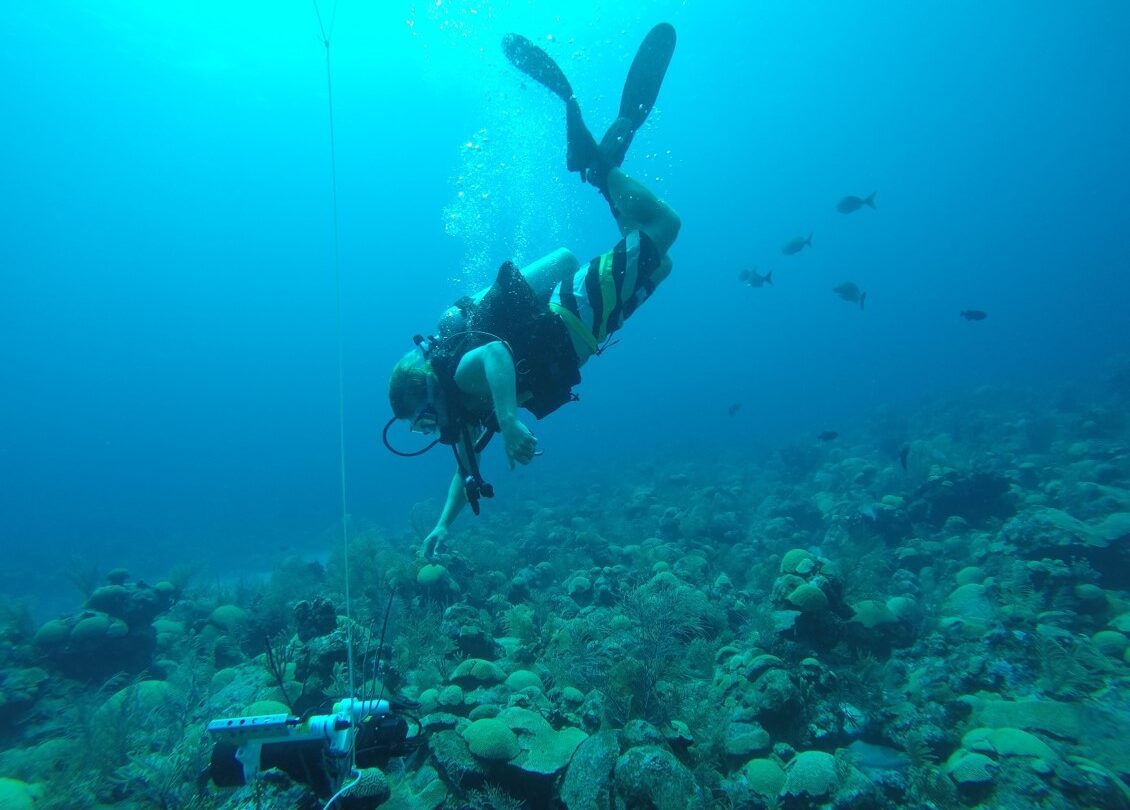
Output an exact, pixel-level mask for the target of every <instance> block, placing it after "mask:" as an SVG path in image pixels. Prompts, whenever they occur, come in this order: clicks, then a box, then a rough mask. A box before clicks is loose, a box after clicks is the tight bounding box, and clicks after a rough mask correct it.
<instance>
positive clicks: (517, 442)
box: [502, 419, 538, 469]
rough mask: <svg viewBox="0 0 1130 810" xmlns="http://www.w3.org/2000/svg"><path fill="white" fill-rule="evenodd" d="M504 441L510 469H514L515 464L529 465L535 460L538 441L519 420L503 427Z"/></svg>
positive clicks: (514, 420)
mask: <svg viewBox="0 0 1130 810" xmlns="http://www.w3.org/2000/svg"><path fill="white" fill-rule="evenodd" d="M502 440H503V441H504V442H506V458H507V460H508V461H509V462H510V469H514V465H515V464H529V463H530V462H531V461H533V460H534V455H535V454H536V453H537V449H538V440H537V438H535V436H534V434H533V433H531V432H530V429H529V428H528V427H526V426H525V425H523V424H522V423H521V422H520V421H519V420H518V419H513V420H511V421H510V422H508V423H507V424H505V425H502Z"/></svg>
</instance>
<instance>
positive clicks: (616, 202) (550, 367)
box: [383, 23, 681, 558]
mask: <svg viewBox="0 0 1130 810" xmlns="http://www.w3.org/2000/svg"><path fill="white" fill-rule="evenodd" d="M502 47H503V50H504V52H505V54H506V56H507V58H508V59H509V60H510V62H511V63H512V64H513V65H514V66H515V67H517V68H518V69H519V70H521V71H522V72H523V73H525V74H526V75H527V76H529V77H530V78H532V79H534V80H535V81H537V82H538V83H540V84H542V85H543V86H545V87H546V88H547V89H549V90H550V91H551V92H553V93H554V94H555V95H557V96H558V97H559V98H560V99H561V100H562V101H564V102H565V120H566V136H567V152H566V166H567V167H568V169H569V171H570V172H578V173H579V174H580V176H581V181H582V182H586V183H589V184H591V185H592V186H593V187H595V188H596V189H597V190H598V191H599V192H600V193H601V195H602V196H603V197H604V198H605V200H607V202H608V205H609V207H610V208H611V210H612V215H613V217H614V218H615V220H616V224H617V226H618V227H619V230H620V234H621V237H622V238H621V239H620V241H619V242H618V243H617V244H616V245H615V246H614V247H613V248H612V249H611V250H610V251H608V252H607V253H605V254H603V255H601V256H598V257H596V258H594V259H592V260H591V261H590V262H588V263H587V264H585V265H582V264H581V263H580V262H579V261H578V259H577V257H576V256H574V255H573V253H571V252H570V251H569V250H567V249H564V248H562V249H558V250H556V251H554V252H553V253H550V254H549V255H548V256H545V257H543V258H541V259H538V260H537V261H535V262H533V263H532V264H530V265H529V266H528V267H525V268H522V269H521V270H519V269H518V268H517V267H516V266H515V265H514V264H513V263H511V262H506V263H504V264H503V265H502V267H501V268H500V269H499V271H498V276H497V278H496V279H495V281H494V283H493V284H492V285H491V286H490V287H489V288H488V289H486V290H482V291H480V292H479V293H478V294H476V295H474V296H468V297H465V298H463V299H460V300H459V301H457V302H456V304H455V305H454V306H452V307H451V308H450V309H448V310H447V312H445V313H444V315H443V316H442V318H441V319H440V322H439V325H438V329H437V333H436V335H434V336H429V337H423V336H421V335H417V336H416V337H415V339H414V340H415V343H416V347H415V348H414V349H412V350H411V351H410V352H408V354H406V355H405V356H404V357H403V358H402V359H401V360H400V362H398V363H397V364H396V366H395V367H394V369H393V371H392V375H391V377H390V379H389V392H388V393H389V403H390V404H391V406H392V412H393V418H392V419H390V420H389V422H388V424H386V425H385V429H384V434H383V438H384V443H385V445H386V447H388V448H389V450H391V451H392V452H394V453H396V454H397V455H418V454H420V453H423V452H426V451H427V450H429V449H431V448H432V447H433V446H434V445H435V444H436V443H437V442H438V443H442V444H446V445H449V446H451V447H452V448H453V451H454V454H455V461H456V467H457V469H456V473H455V477H454V478H453V479H452V481H451V485H450V486H449V487H448V491H447V498H446V501H445V503H444V506H443V510H442V511H441V513H440V515H439V519H438V521H437V522H436V525H435V528H434V529H432V530H431V532H430V533H429V534H428V536H427V538H426V540H425V544H424V545H425V548H424V555H425V556H427V557H429V558H430V557H431V556H432V555H433V554H434V553H435V552H436V551H437V549H438V548H439V546H440V545H441V544H442V543H443V542H444V541H445V540H446V538H447V533H448V528H449V527H450V526H451V523H452V521H454V520H455V518H456V517H457V516H458V514H459V513H460V511H462V509H463V506H464V505H465V504H470V506H471V509H472V511H473V512H474V513H475V514H478V513H479V505H480V504H479V500H480V498H483V497H487V498H489V497H492V496H493V495H494V490H493V487H492V486H491V485H490V484H489V483H487V482H486V481H484V480H483V477H482V475H481V473H480V471H479V456H480V454H481V453H482V451H483V449H484V448H485V447H486V444H487V442H489V441H490V439H491V437H493V436H494V434H496V433H499V434H501V435H502V440H503V442H504V443H505V447H506V457H507V459H508V461H509V463H510V467H511V469H513V468H514V465H515V464H529V463H530V462H531V461H532V460H533V458H534V457H535V456H536V455H539V453H540V451H538V449H537V439H536V438H535V437H534V434H533V433H532V432H531V431H530V429H529V428H527V427H526V425H524V424H523V423H522V421H521V420H520V419H519V418H518V408H519V407H524V408H526V409H527V410H529V411H530V412H531V413H532V414H533V415H534V417H535V418H537V419H542V418H544V417H545V416H546V415H548V414H550V413H552V412H553V411H555V410H556V409H557V408H559V407H561V406H562V405H564V404H565V403H567V402H571V401H573V400H575V399H576V395H575V394H573V393H572V389H573V387H574V386H575V385H577V384H578V383H579V382H580V381H581V375H580V367H581V366H582V365H583V364H584V363H585V361H587V360H588V359H589V358H590V357H592V356H593V355H594V354H600V353H601V351H602V349H603V348H604V346H606V345H607V341H608V340H609V337H610V336H611V335H612V334H613V333H614V332H616V330H618V329H619V328H620V327H621V326H623V324H624V321H626V320H627V319H628V318H629V317H631V315H632V313H634V312H635V311H636V309H637V308H638V307H639V305H640V304H642V303H643V302H644V301H646V300H647V299H648V298H649V297H650V296H651V294H652V293H654V292H655V288H656V287H657V286H658V285H659V283H660V282H661V281H663V280H664V279H665V278H666V277H667V276H668V275H669V274H670V272H671V260H670V258H669V257H668V255H667V252H668V250H670V248H671V245H672V244H673V243H674V241H675V238H676V237H677V235H678V233H679V227H680V224H681V223H680V220H679V217H678V215H677V214H676V213H675V212H674V210H672V209H671V207H670V206H668V205H667V204H666V203H665V202H663V201H662V200H660V199H659V198H658V197H656V196H655V194H653V193H652V192H651V191H650V190H649V189H648V188H646V187H645V186H644V185H643V184H642V183H640V182H639V181H637V180H634V179H632V178H631V177H629V176H628V175H626V174H624V172H623V171H621V169H620V165H621V164H622V163H623V162H624V157H625V155H626V154H627V151H628V146H629V145H630V144H631V142H632V139H633V137H634V136H635V134H636V132H637V131H638V130H639V128H640V127H641V126H642V125H643V123H644V121H646V120H647V116H648V114H649V113H650V112H651V109H652V107H653V106H654V105H655V101H656V98H657V97H658V95H659V88H660V85H661V84H662V82H663V77H664V75H665V74H666V72H667V66H668V64H669V63H670V61H671V56H672V54H673V52H674V49H675V29H674V28H672V27H671V26H670V25H668V24H666V23H661V24H660V25H657V26H656V27H655V28H653V29H652V30H651V31H650V32H649V33H648V35H647V36H646V37H645V39H644V41H643V43H642V44H641V45H640V48H639V51H638V52H637V53H636V56H635V59H634V60H633V61H632V65H631V68H630V69H629V71H628V77H627V80H626V81H625V84H624V91H623V94H622V96H621V100H620V111H619V115H618V117H617V118H616V120H615V121H613V123H612V125H611V126H610V127H609V128H608V130H607V132H606V133H605V134H604V137H603V138H601V140H600V142H599V143H597V141H596V139H595V138H594V137H593V136H592V134H591V133H590V132H589V130H588V128H587V127H586V126H585V123H584V120H583V118H582V117H581V109H580V106H579V105H578V103H577V99H576V96H574V95H573V89H572V87H571V86H570V84H569V81H568V79H566V77H565V74H564V73H563V72H562V71H561V68H560V67H559V66H558V65H557V64H556V63H555V62H554V61H553V59H552V58H551V57H550V56H549V54H547V53H546V52H545V51H543V50H542V49H541V48H539V47H537V46H536V45H534V44H533V43H532V42H530V41H529V40H528V39H526V38H525V37H523V36H520V35H518V34H509V35H507V36H506V37H505V38H504V40H503V44H502ZM399 419H403V420H407V421H408V423H409V426H410V428H411V430H412V431H413V432H416V433H422V434H438V437H437V438H436V439H435V440H434V441H433V442H432V443H431V444H429V445H428V446H427V447H425V448H424V449H423V450H419V451H417V452H415V453H404V452H401V451H398V450H396V449H395V448H393V447H392V445H390V444H389V441H388V431H389V428H390V427H391V426H392V425H393V424H394V423H395V422H396V421H397V420H399Z"/></svg>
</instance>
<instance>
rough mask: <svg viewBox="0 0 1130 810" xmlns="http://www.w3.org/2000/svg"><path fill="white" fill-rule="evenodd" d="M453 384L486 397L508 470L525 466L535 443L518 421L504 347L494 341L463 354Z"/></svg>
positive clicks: (511, 364)
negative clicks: (496, 420)
mask: <svg viewBox="0 0 1130 810" xmlns="http://www.w3.org/2000/svg"><path fill="white" fill-rule="evenodd" d="M455 383H456V385H458V386H459V388H460V389H462V390H463V391H465V392H467V393H468V394H471V395H472V396H478V397H483V398H487V397H489V398H490V402H491V406H492V407H493V408H494V415H495V417H496V418H497V419H498V428H499V431H500V432H501V433H502V440H503V441H504V442H505V443H506V458H507V460H508V461H509V462H510V467H511V468H513V467H514V465H515V464H529V463H530V462H531V461H532V460H533V458H534V454H535V453H536V452H537V444H538V440H537V439H535V438H534V434H532V433H530V430H529V428H527V427H526V426H525V425H523V424H522V422H521V421H520V420H519V419H518V383H517V375H516V374H515V372H514V360H513V359H512V358H511V357H510V350H509V349H508V348H506V345H505V344H503V343H502V342H500V341H495V342H493V343H487V344H486V345H484V346H480V347H479V348H477V349H473V350H471V351H469V352H467V354H466V355H464V356H463V359H462V360H460V361H459V366H458V367H457V368H456V369H455Z"/></svg>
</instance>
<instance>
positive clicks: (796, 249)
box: [781, 234, 812, 256]
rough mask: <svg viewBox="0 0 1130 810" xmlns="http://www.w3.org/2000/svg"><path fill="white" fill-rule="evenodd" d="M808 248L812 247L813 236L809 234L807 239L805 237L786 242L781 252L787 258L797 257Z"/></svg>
mask: <svg viewBox="0 0 1130 810" xmlns="http://www.w3.org/2000/svg"><path fill="white" fill-rule="evenodd" d="M806 247H812V234H809V235H808V238H807V239H806V238H805V237H803V236H797V237H794V238H792V239H790V240H789V241H788V242H785V245H784V247H782V248H781V252H782V253H784V254H785V255H786V256H795V255H796V254H797V253H800V252H801V251H802V250H804V249H805V248H806Z"/></svg>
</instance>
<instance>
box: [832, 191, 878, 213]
mask: <svg viewBox="0 0 1130 810" xmlns="http://www.w3.org/2000/svg"><path fill="white" fill-rule="evenodd" d="M878 193H879V192H878V191H872V192H871V193H870V194H868V195H867V196H866V197H856V196H855V195H854V194H849V195H847V196H846V197H844V198H843V199H842V200H840V201H839V202H838V203H836V210H837V211H839V212H840V213H841V214H852V213H854V212H856V211H858V210H859V209H860V208H862V207H863V206H865V205H866V206H868V207H870V208H872V209H874V208H875V195H876V194H878Z"/></svg>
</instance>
